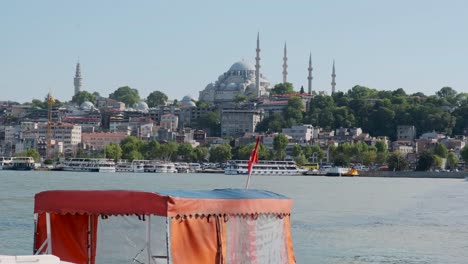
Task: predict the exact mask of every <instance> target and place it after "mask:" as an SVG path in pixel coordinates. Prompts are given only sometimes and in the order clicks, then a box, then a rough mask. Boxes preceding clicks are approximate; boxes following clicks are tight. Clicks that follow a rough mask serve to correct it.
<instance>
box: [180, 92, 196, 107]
mask: <svg viewBox="0 0 468 264" xmlns="http://www.w3.org/2000/svg"><path fill="white" fill-rule="evenodd" d="M180 105H181V106H182V107H184V106H185V107H192V106H196V105H195V102H194V101H193V98H192V97H191V96H190V95H186V96H184V98H182V101H180Z"/></svg>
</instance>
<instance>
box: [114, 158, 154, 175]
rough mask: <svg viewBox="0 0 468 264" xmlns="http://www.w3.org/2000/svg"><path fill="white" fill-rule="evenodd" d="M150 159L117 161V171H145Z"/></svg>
mask: <svg viewBox="0 0 468 264" xmlns="http://www.w3.org/2000/svg"><path fill="white" fill-rule="evenodd" d="M148 162H149V160H133V161H132V162H128V161H126V160H121V161H119V162H117V164H116V166H115V171H116V172H145V164H147V163H148Z"/></svg>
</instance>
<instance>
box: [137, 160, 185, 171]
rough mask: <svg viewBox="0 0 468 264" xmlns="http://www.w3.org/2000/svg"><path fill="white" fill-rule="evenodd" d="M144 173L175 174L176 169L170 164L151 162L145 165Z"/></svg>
mask: <svg viewBox="0 0 468 264" xmlns="http://www.w3.org/2000/svg"><path fill="white" fill-rule="evenodd" d="M144 170H145V172H156V173H176V172H177V169H176V166H175V164H174V163H172V162H153V163H149V164H145V168H144Z"/></svg>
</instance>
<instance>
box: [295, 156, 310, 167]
mask: <svg viewBox="0 0 468 264" xmlns="http://www.w3.org/2000/svg"><path fill="white" fill-rule="evenodd" d="M294 161H295V162H296V164H297V165H299V166H302V165H304V164H305V163H306V162H307V159H306V157H305V156H304V154H302V153H301V154H299V155H297V156H295V157H294Z"/></svg>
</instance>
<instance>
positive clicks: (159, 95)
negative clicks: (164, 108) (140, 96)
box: [146, 91, 168, 107]
mask: <svg viewBox="0 0 468 264" xmlns="http://www.w3.org/2000/svg"><path fill="white" fill-rule="evenodd" d="M167 100H168V97H167V95H166V94H165V93H163V92H160V91H154V92H152V93H150V94H149V95H148V97H147V98H146V103H147V104H148V106H149V107H155V106H160V105H166V103H167Z"/></svg>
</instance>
